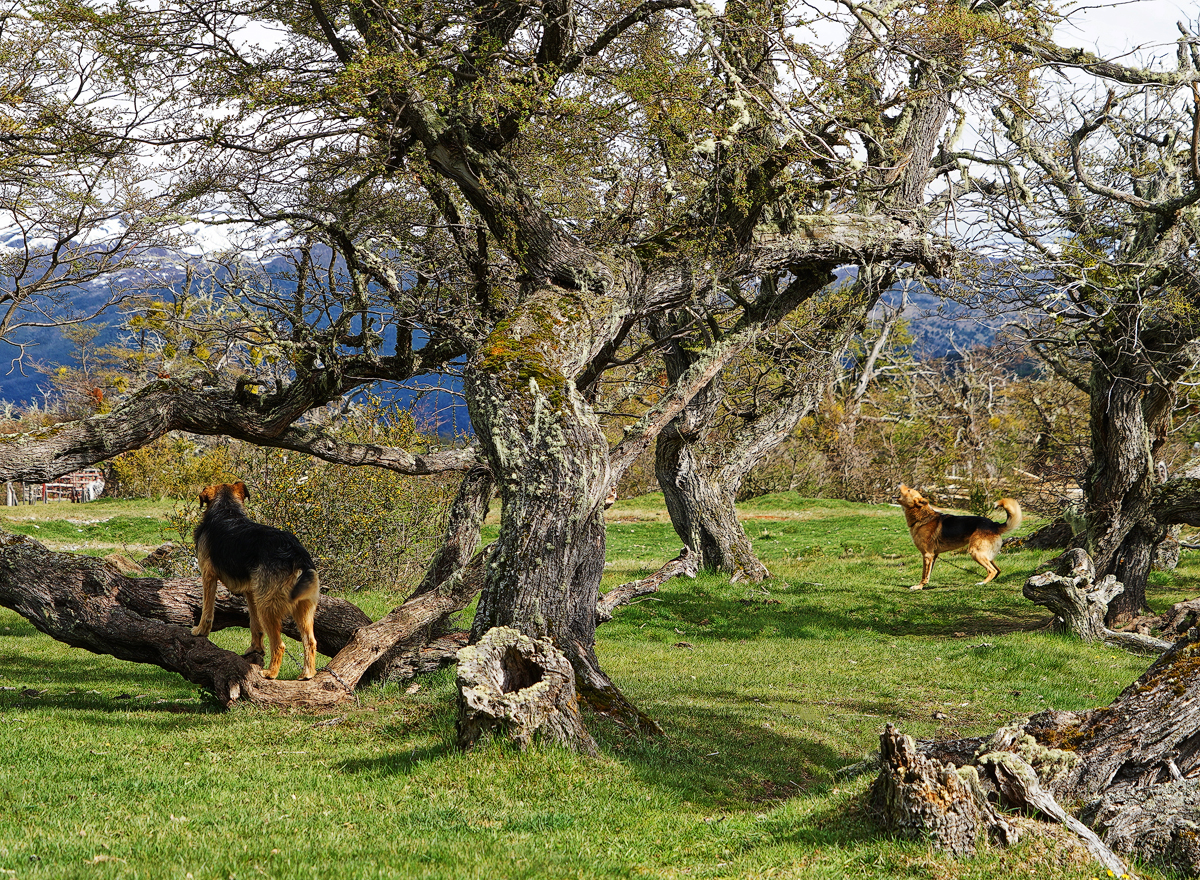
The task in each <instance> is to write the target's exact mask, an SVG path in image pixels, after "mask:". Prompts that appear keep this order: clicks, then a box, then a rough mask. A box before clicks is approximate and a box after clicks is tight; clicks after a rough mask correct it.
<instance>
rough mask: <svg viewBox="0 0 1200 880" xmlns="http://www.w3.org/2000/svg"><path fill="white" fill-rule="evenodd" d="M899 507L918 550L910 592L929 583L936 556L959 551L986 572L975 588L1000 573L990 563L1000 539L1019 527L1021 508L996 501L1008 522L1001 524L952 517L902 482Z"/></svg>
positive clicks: (1007, 501)
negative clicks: (916, 576) (918, 562)
mask: <svg viewBox="0 0 1200 880" xmlns="http://www.w3.org/2000/svg"><path fill="white" fill-rule="evenodd" d="M900 506H901V507H903V508H904V518H905V519H906V520H907V521H908V533H909V534H910V535H912V539H913V543H914V544H916V545H917V549H918V550H920V551H921V562H922V565H921V582H920V583H919V584H913V585H912V586H911V587H910V588H909V589H912V590H919V589H921V588H922V587H924V586H925V585H926V584H927V583H929V574H930V572H932V571H933V563H934V562H936V561H937V558H938V554H940V553H948V552H950V551H951V550H962V549H963V548H966V550H967V552H968V553H970V554H971V558H972V559H974V560H975V561H976V562H978V563H979V564H980V565H982V566H983V568H984V571H986V572H987V577H985V578H984V579H983V580H981V581H980V582H979V584H977V585H976V586H982V585H983V584H986V583H988V582H989V581H991V580H992V579H993V578H995V577H996V575H998V574H1000V569H998V568H997V567H996V563H995V562H994V561H993V560H995V558H996V554H997V553H999V552H1000V545H1001V543H1002V541H1001V538H1000V536H1001V535H1003V534H1004V533H1005V532H1011V531H1012V530H1013V529H1015V528H1016V527H1017V526H1019V525H1020V524H1021V505H1019V504H1018V503H1017V502H1016V501H1014V500H1013V499H1011V498H1001V499H1000V500H999V501H997V502H996V506H997V507H1002V508H1004V512H1005V513H1006V514H1008V519H1006V520H1005V521H1004V522H1002V523H998V522H992V521H991V520H990V519H988V518H987V517H985V516H955V515H954V514H952V513H942V512H941V511H940V510H934V509H933V508H932V507H931V506H930V505H929V499H927V498H925V496H923V495H922V494H921V493H920V492H918V491H917V490H916V489H910V488H909V487H908V486H905V485H904V484H903V483H901V484H900Z"/></svg>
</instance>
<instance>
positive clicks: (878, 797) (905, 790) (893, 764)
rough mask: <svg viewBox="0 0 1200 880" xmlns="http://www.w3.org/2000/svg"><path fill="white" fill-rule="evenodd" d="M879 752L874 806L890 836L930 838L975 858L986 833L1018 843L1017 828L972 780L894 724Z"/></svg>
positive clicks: (939, 845) (955, 852) (882, 738)
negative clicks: (979, 792) (922, 749)
mask: <svg viewBox="0 0 1200 880" xmlns="http://www.w3.org/2000/svg"><path fill="white" fill-rule="evenodd" d="M879 746H880V761H881V763H882V765H883V766H882V769H881V770H880V773H879V776H878V777H876V779H875V784H874V785H873V786H872V787H871V793H870V806H871V810H872V812H873V813H874V814H875V816H876V817H877V819H878V820H879V822H880V824H881V825H882V826H883V828H884V829H885V830H887V831H891V832H894V833H896V834H899V835H901V836H904V837H915V838H918V839H925V838H929V839H930V840H931V841H932V842H933V845H934V846H935V847H937V848H938V849H943V850H946V851H947V852H949V853H951V854H953V855H958V856H964V855H974V854H975V850H976V846H977V843H978V838H979V836H980V834H981V833H982V832H983V830H984V828H985V827H986V829H987V830H990V831H992V833H994V834H997V835H1001V836H1002V837H1003V838H1004V839H1006V840H1009V839H1011V840H1013V841H1015V840H1016V834H1015V832H1014V831H1013V830H1012V829H1011V827H1009V825H1008V824H1007V823H1006V822H1004V820H1003V819H1001V818H1000V817H999V816H998V815H997V814H996V812H995V811H994V810H993V809H992V807H991V805H990V804H989V803H988V802H987V800H986V799H984V798H982V797H979V796H977V795H976V793H975V792H974V791H973V790H972V786H971V784H970V781H969V779H970V776H969V775H966V776H962V775H960V774H959V772H958V770H957V769H956V768H955V767H954V766H953V765H951V764H943V763H941V762H940V761H937V760H935V759H932V758H928V757H926V756H924V755H922V754H920V753H919V752H918V751H917V748H916V744H915V743H914V742H913V739H912V737H910V736H905V735H904V734H901V733H900V732H899V731H897V730H896V728H895V727H893V726H892V725H891V724H889V725H888V726H887V729H886V730H885V731H884V732H883V734H882V735H881V736H880V737H879ZM981 826H983V827H981Z"/></svg>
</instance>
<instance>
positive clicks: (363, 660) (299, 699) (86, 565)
mask: <svg viewBox="0 0 1200 880" xmlns="http://www.w3.org/2000/svg"><path fill="white" fill-rule="evenodd" d="M481 584H482V557H478V562H477V563H473V564H472V565H471V566H469V567H468V568H467V569H464V570H461V571H460V572H459V573H458V574H457V576H455V577H453V578H451V582H450V583H449V584H446V585H444V586H443V587H442V588H439V589H436V590H430V591H428V592H426V593H424V594H422V595H420V596H414V597H413V598H412V599H410V600H409V601H408V602H406V603H405V604H404V605H401V606H400V607H399V608H397V609H395V610H394V611H393V612H392V613H391V614H389V615H387V616H386V617H384V618H383V619H382V620H380V621H377V622H375V623H369V622H368V623H366V624H363V625H360V624H361V621H362V620H365V619H366V615H363V614H362V612H361V611H359V610H358V609H357V608H354V606H352V605H351V604H350V603H348V602H344V600H337V599H334V598H332V597H324V596H323V597H322V601H321V603H320V604H319V605H318V621H321V620H322V618H323V617H324V615H322V613H321V608H322V607H324V608H325V609H326V610H327V611H328V612H329V613H328V617H327V619H326V621H325V622H326V623H327V624H328V625H327V626H318V625H314V628H315V629H317V630H318V634H317V637H318V643H319V644H320V642H321V639H322V636H324V638H325V644H326V645H327V646H332V645H333V644H336V643H341V647H340V648H339V649H338V650H336V651H333V653H334V654H335V655H336V656H334V658H333V660H331V661H330V663H329V665H328V667H326V669H325V670H322V671H319V672H318V674H317V676H316V677H315V678H313V679H312V680H311V681H307V682H296V681H273V680H270V679H265V678H263V677H262V674H261V673H262V670H261V668H260V667H259V666H255V665H253V664H252V663H251V662H250V660H249V659H247V658H246V657H243V656H241V655H238V654H235V653H233V652H230V651H226V650H223V649H222V648H219V647H217V646H216V645H214V644H213V643H212V642H210V641H209V640H208V639H207V638H204V637H200V636H193V635H192V634H191V631H190V627H191V625H192V623H193V621H194V620H195V613H196V604H197V603H196V601H195V597H196V593H195V591H194V590H192V589H191V588H190V586H188V584H187V581H186V579H185V580H183V581H180V580H174V581H163V580H161V579H158V578H131V577H129V576H127V575H124V574H122V573H121V572H120V571H119V570H117V569H116V568H115V567H113V566H112V565H110V564H108V563H106V562H104V561H103V560H101V559H96V558H94V557H88V556H75V555H72V554H67V553H55V552H53V551H50V550H48V549H46V548H45V547H44V546H42V545H41V544H39V543H38V542H37V541H34V540H33V539H32V538H26V537H24V536H21V535H11V534H8V533H5V532H0V605H3V606H4V607H6V608H10V609H12V610H14V611H16V612H17V613H18V614H20V615H22V616H23V617H24V618H25V619H27V620H28V621H30V622H31V623H32V624H33V625H34V626H35V627H36V628H37V629H38V630H40V631H41V632H44V633H46V634H47V635H49V636H51V637H52V638H55V639H57V640H58V641H61V642H64V643H66V644H69V645H73V646H75V647H80V648H85V649H87V650H89V651H92V652H94V653H97V654H108V655H111V656H114V657H118V658H120V659H122V660H131V661H134V662H138V663H150V664H153V665H155V666H159V667H160V668H162V669H166V670H168V671H170V672H175V673H177V674H179V675H181V676H183V678H185V679H186V680H188V681H190V682H192V683H193V684H195V685H198V686H199V687H201V688H204V689H205V690H207V691H209V692H210V693H212V694H213V695H214V697H215V698H216V700H217V701H218V702H219V703H221V704H222V705H224V706H231V705H233V704H234V703H237V702H249V703H252V704H254V705H258V706H277V707H304V708H311V709H326V708H334V707H336V706H338V705H341V704H343V703H345V702H348V701H353V700H354V699H355V696H354V689H355V687H356V686H357V685H358V683H359V681H360V680H361V678H362V677H363V675H364V674H365V673H366V671H367V670H368V669H369V668H370V666H371V665H372V664H373V663H374V662H375V661H377V660H378V659H379V657H380V656H382V655H383V654H384V653H385V652H386V651H388V650H389V649H392V648H395V647H397V646H404V645H409V646H410V647H411V646H412V645H414V644H415V643H417V642H420V644H421V645H423V644H424V643H425V641H426V635H427V633H428V631H429V629H430V627H431V626H432V625H433V624H434V623H435V622H436V621H438V620H440V619H441V618H442V617H444V616H445V615H446V614H450V613H453V612H455V611H458V610H461V609H462V608H464V607H465V606H466V604H467V603H468V602H469V601H470V600H471V599H472V598H473V597H474V595H475V593H476V592H478V590H479V588H480V586H481ZM326 600H328V601H326ZM226 611H227V617H226V621H227V623H226V625H231V624H232V623H235V622H237V621H240V620H242V619H243V618H242V617H241V616H240V615H241V614H244V611H242V610H240V609H237V608H236V607H230V606H229V605H227V606H226ZM355 612H357V614H355ZM350 627H353V628H354V629H353V632H352V633H351V635H350V637H349V638H346V637H345V634H346V631H347V630H348V629H349V628H350ZM322 651H323V653H324V650H323V649H322Z"/></svg>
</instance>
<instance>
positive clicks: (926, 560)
mask: <svg viewBox="0 0 1200 880" xmlns="http://www.w3.org/2000/svg"><path fill="white" fill-rule="evenodd" d="M936 561H937V554H936V553H922V554H921V582H920V583H919V584H913V585H912V586H911V587H909V589H910V590H920V589H923V588H924V586H925V585H926V584H927V583H929V575H930V574H932V573H933V563H934V562H936Z"/></svg>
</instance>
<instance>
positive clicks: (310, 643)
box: [292, 599, 317, 681]
mask: <svg viewBox="0 0 1200 880" xmlns="http://www.w3.org/2000/svg"><path fill="white" fill-rule="evenodd" d="M316 615H317V603H316V602H315V601H313V600H311V599H301V600H300V601H298V602H297V603H296V604H295V605H293V606H292V620H294V621H296V628H297V629H298V630H300V643H301V644H302V645H303V646H304V672H303V674H302V675H301V676H300V680H301V681H308V680H309V679H310V678H312V677H313V676H314V675H316V674H317V637H316V636H315V635H314V634H313V620H314V618H315V617H316Z"/></svg>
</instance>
